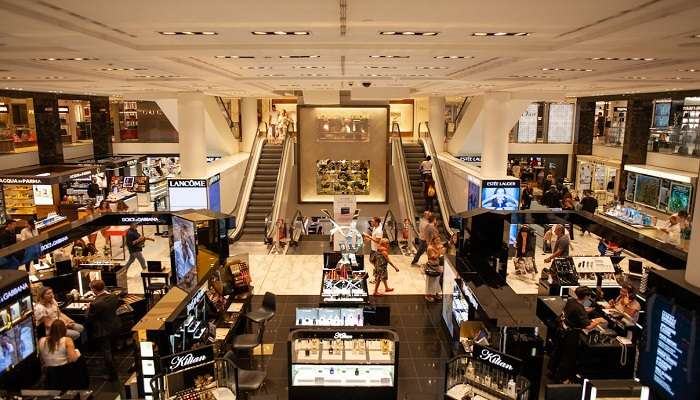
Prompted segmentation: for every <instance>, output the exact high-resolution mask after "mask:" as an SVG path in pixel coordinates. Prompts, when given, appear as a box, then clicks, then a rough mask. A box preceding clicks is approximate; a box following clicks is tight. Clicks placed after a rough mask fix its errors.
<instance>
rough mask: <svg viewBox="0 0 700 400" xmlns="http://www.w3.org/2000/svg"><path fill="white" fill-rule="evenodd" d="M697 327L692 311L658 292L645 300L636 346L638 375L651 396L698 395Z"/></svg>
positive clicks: (680, 399)
mask: <svg viewBox="0 0 700 400" xmlns="http://www.w3.org/2000/svg"><path fill="white" fill-rule="evenodd" d="M698 328H700V326H699V324H698V319H697V316H695V313H694V312H691V311H689V310H686V309H684V308H683V307H681V306H680V305H678V304H674V302H672V301H671V300H670V299H667V298H666V297H663V296H660V295H658V294H655V295H652V296H651V297H650V298H649V299H648V302H647V325H646V329H645V330H644V338H643V339H644V341H643V343H642V345H641V347H640V355H639V378H640V380H641V382H642V383H644V384H645V385H648V386H650V387H651V388H652V390H653V391H654V393H655V395H656V396H655V397H654V398H655V399H657V398H658V399H663V400H691V399H698V396H700V392H699V391H698V389H699V388H700V386H698V384H697V376H698V373H699V372H700V357H697V356H696V355H695V350H696V348H697V344H698V341H700V337H698V335H697V333H696V332H697V330H698Z"/></svg>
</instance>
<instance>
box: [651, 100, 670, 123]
mask: <svg viewBox="0 0 700 400" xmlns="http://www.w3.org/2000/svg"><path fill="white" fill-rule="evenodd" d="M670 116H671V102H663V103H655V104H654V126H653V127H654V128H666V127H668V122H669V117H670Z"/></svg>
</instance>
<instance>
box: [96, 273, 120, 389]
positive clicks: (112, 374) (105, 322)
mask: <svg viewBox="0 0 700 400" xmlns="http://www.w3.org/2000/svg"><path fill="white" fill-rule="evenodd" d="M90 290H92V292H93V293H94V294H95V300H93V301H92V303H90V304H89V305H88V321H90V323H91V324H92V325H91V326H92V331H93V336H94V337H95V338H96V339H97V340H98V341H99V342H100V346H99V347H100V348H101V349H102V356H103V357H104V362H105V367H106V368H107V376H108V378H109V380H111V381H116V380H117V369H116V368H115V366H114V357H113V354H112V353H113V349H114V344H115V342H116V341H117V335H118V334H119V329H120V328H121V320H120V319H119V316H117V308H119V299H118V298H117V296H115V295H113V294H111V293H108V292H106V291H105V283H104V282H103V281H102V280H100V279H95V280H94V281H92V282H90Z"/></svg>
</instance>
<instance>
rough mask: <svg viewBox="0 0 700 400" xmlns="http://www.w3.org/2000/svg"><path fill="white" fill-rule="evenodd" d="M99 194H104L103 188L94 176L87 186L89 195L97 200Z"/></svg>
mask: <svg viewBox="0 0 700 400" xmlns="http://www.w3.org/2000/svg"><path fill="white" fill-rule="evenodd" d="M99 194H102V190H101V189H100V185H98V184H97V178H96V177H94V176H93V177H92V181H90V183H89V184H88V187H87V195H88V197H89V198H91V199H93V200H96V199H97V195H99Z"/></svg>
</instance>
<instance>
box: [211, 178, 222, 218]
mask: <svg viewBox="0 0 700 400" xmlns="http://www.w3.org/2000/svg"><path fill="white" fill-rule="evenodd" d="M209 209H210V210H212V211H221V175H219V174H216V175H214V176H212V177H211V178H209Z"/></svg>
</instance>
